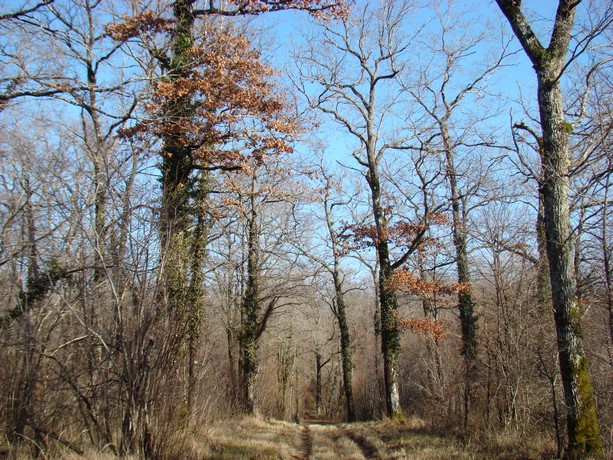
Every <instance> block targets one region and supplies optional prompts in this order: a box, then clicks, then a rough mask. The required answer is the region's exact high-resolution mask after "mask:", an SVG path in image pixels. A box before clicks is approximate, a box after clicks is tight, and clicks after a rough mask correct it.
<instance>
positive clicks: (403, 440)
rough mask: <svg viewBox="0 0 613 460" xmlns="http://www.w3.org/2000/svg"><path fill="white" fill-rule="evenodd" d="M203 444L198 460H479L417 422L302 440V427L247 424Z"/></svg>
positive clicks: (217, 431) (326, 432)
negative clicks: (308, 459)
mask: <svg viewBox="0 0 613 460" xmlns="http://www.w3.org/2000/svg"><path fill="white" fill-rule="evenodd" d="M306 437H308V441H307V439H305V438H306ZM204 444H205V445H207V446H208V447H207V450H208V451H207V453H206V454H204V452H203V451H202V450H201V451H200V452H201V454H203V455H202V457H203V458H211V459H242V458H244V459H247V458H249V459H305V458H307V453H310V457H309V458H311V459H318V460H333V459H339V458H342V459H347V460H361V459H366V458H380V459H383V458H385V459H416V460H419V459H451V458H453V459H473V458H479V457H477V456H475V455H472V454H471V453H470V452H468V451H466V450H464V449H463V448H462V447H461V446H460V444H459V443H458V442H456V441H455V440H454V439H453V438H447V437H442V436H436V435H433V434H428V433H426V432H425V430H424V428H423V423H422V422H421V421H417V420H412V421H408V422H407V421H403V422H392V421H382V422H368V423H354V424H342V425H309V427H308V436H307V435H305V427H304V426H302V425H296V424H292V423H287V422H278V421H265V420H262V419H257V418H246V419H243V420H241V421H238V422H236V423H230V422H224V423H223V424H221V425H219V426H217V427H215V428H214V429H212V430H211V432H210V433H209V434H208V436H207V437H206V440H205V441H204ZM307 444H310V445H307ZM483 458H485V457H483Z"/></svg>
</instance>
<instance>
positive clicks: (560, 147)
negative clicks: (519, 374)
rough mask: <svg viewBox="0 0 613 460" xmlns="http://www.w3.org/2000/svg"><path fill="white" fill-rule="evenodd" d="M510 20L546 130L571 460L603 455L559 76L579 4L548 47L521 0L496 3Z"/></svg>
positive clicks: (545, 182)
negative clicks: (531, 72) (532, 74)
mask: <svg viewBox="0 0 613 460" xmlns="http://www.w3.org/2000/svg"><path fill="white" fill-rule="evenodd" d="M496 2H497V3H498V6H499V7H500V9H501V10H502V12H503V13H504V15H505V16H506V17H507V19H508V21H509V23H510V24H511V27H512V28H513V31H514V33H515V35H516V36H517V38H518V39H519V41H520V43H521V45H522V47H523V48H524V50H525V52H526V54H527V55H528V57H529V58H530V60H531V61H532V63H533V65H534V69H535V71H536V75H537V81H538V104H539V111H540V121H541V129H542V134H543V136H542V139H543V148H542V152H541V163H542V171H543V177H542V184H541V193H542V198H543V223H544V227H545V236H546V241H547V244H546V249H547V258H548V261H549V277H550V283H551V298H552V302H553V310H554V319H555V324H556V332H557V343H558V355H559V360H560V373H561V377H562V383H563V387H564V398H565V402H566V408H567V426H568V446H567V453H568V456H569V458H577V459H578V458H586V457H587V456H590V455H591V456H596V457H599V456H602V454H603V452H602V444H601V441H600V435H599V426H598V418H597V415H596V404H595V401H594V396H593V392H592V384H591V381H590V374H589V370H588V364H587V359H586V356H585V350H584V345H583V334H582V331H581V306H580V304H579V302H578V300H577V279H576V274H575V260H574V255H575V246H574V236H573V232H572V226H571V222H570V204H569V187H570V164H571V157H570V152H569V149H568V136H569V134H570V132H571V130H572V125H570V124H569V123H567V122H566V120H565V116H564V109H563V96H562V90H561V86H560V78H561V77H562V74H563V72H564V68H565V64H566V56H567V54H568V50H569V44H570V40H571V37H572V29H573V24H574V20H575V12H576V7H577V5H578V4H579V2H575V1H570V0H560V1H559V3H558V8H557V11H556V18H555V24H554V28H553V32H552V36H551V41H550V43H549V46H548V47H547V48H544V47H543V46H542V45H541V43H540V42H539V40H538V39H537V37H536V36H535V34H534V32H533V30H532V29H531V27H530V25H529V24H528V21H527V20H526V18H525V16H524V15H523V13H522V11H521V8H520V6H519V5H520V2H515V1H510V0H496Z"/></svg>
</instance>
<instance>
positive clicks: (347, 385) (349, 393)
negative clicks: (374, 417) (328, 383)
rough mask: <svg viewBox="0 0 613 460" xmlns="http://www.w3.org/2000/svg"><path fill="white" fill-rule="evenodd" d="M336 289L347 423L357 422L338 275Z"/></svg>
mask: <svg viewBox="0 0 613 460" xmlns="http://www.w3.org/2000/svg"><path fill="white" fill-rule="evenodd" d="M334 287H335V289H336V316H337V320H338V329H339V333H340V336H341V356H342V365H343V388H344V390H345V405H346V409H347V421H348V422H355V421H356V416H355V404H354V401H353V388H352V386H351V376H352V373H353V361H352V357H351V341H350V338H349V326H348V325H347V311H346V306H345V299H344V296H343V292H342V288H341V285H340V279H338V274H337V275H336V276H335V277H334Z"/></svg>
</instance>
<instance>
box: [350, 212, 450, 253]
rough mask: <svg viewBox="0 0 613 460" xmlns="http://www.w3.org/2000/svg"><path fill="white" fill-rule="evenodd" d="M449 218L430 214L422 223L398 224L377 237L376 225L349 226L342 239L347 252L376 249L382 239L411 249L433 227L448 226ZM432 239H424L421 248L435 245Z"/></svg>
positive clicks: (420, 244)
mask: <svg viewBox="0 0 613 460" xmlns="http://www.w3.org/2000/svg"><path fill="white" fill-rule="evenodd" d="M447 223H448V219H447V216H446V215H445V214H442V213H430V214H429V215H428V217H427V219H425V221H424V222H421V223H417V224H415V223H411V222H406V221H403V222H397V223H394V224H392V225H389V226H388V227H387V232H386V234H385V235H377V229H376V228H375V226H374V225H352V224H347V225H345V226H344V228H343V232H342V239H343V243H344V247H345V250H356V249H357V250H360V249H366V248H369V247H375V246H376V245H377V243H378V242H379V239H380V238H385V239H387V241H388V242H390V243H392V244H395V245H396V246H398V247H410V246H411V245H412V244H413V243H414V242H415V240H416V238H417V236H418V235H420V234H421V233H423V232H425V231H426V230H427V229H428V227H430V226H432V225H446V224H447ZM435 243H436V242H435V240H433V239H432V238H427V237H422V239H421V240H420V242H419V246H430V245H433V244H435Z"/></svg>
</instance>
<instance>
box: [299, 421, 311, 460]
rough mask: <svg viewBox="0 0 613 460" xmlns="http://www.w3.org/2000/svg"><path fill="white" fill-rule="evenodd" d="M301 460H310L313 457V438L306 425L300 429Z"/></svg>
mask: <svg viewBox="0 0 613 460" xmlns="http://www.w3.org/2000/svg"><path fill="white" fill-rule="evenodd" d="M301 438H302V455H303V457H302V460H310V459H311V455H313V437H312V436H311V430H310V429H309V426H308V425H304V426H303V427H302V434H301Z"/></svg>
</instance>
